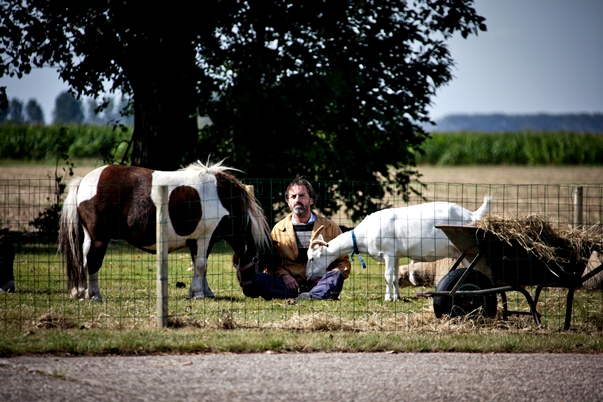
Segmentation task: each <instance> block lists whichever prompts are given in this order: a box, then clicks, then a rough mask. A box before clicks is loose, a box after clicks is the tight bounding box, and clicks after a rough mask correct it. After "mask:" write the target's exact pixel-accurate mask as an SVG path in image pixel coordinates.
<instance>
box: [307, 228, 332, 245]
mask: <svg viewBox="0 0 603 402" xmlns="http://www.w3.org/2000/svg"><path fill="white" fill-rule="evenodd" d="M324 228H325V225H321V226H320V227H319V228H318V229H316V232H314V233H312V237H311V238H310V245H309V246H308V248H314V246H316V245H317V244H319V245H321V246H324V247H329V244H328V243H327V242H326V241H324V240H323V239H322V238H319V236H320V233H321V232H322V231H323V230H324Z"/></svg>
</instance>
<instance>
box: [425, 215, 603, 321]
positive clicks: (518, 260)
mask: <svg viewBox="0 0 603 402" xmlns="http://www.w3.org/2000/svg"><path fill="white" fill-rule="evenodd" d="M436 227H437V228H439V229H441V230H442V231H443V232H444V233H445V234H446V236H448V238H449V239H450V241H451V242H452V244H453V245H454V246H455V247H456V248H457V249H458V250H459V251H460V252H461V256H460V257H459V258H458V259H457V260H456V261H455V263H454V264H453V266H452V267H451V268H450V271H449V272H448V274H447V275H445V276H444V277H443V278H442V279H441V280H440V282H439V283H438V285H437V287H436V290H435V291H419V292H417V295H418V296H423V297H433V308H434V313H435V315H436V317H441V316H442V315H444V314H447V315H450V316H459V315H465V314H469V313H471V312H474V311H478V310H479V309H480V308H481V313H482V314H483V315H485V316H489V317H494V316H495V315H496V308H497V297H496V295H497V294H500V295H501V299H502V303H503V319H506V318H507V317H508V316H509V315H513V314H530V315H532V317H533V319H534V322H535V323H536V324H537V325H538V326H542V323H541V321H540V314H539V313H538V311H537V310H536V305H537V304H538V298H539V297H540V293H541V291H542V289H543V288H545V287H558V288H566V289H567V290H568V292H567V299H566V310H565V325H564V330H566V331H567V330H569V328H570V323H571V318H572V304H573V300H574V291H575V290H576V288H577V287H579V286H580V285H582V283H584V282H585V281H587V280H588V279H590V278H592V277H593V276H595V275H596V274H598V273H599V272H601V271H603V264H601V265H599V266H598V267H597V268H595V269H593V270H592V271H591V272H589V273H588V274H587V275H585V276H582V274H583V273H584V270H585V269H586V266H587V262H585V261H578V260H576V258H575V256H572V255H570V254H569V252H568V253H567V255H562V257H563V258H564V259H565V260H566V262H564V263H563V264H562V265H559V264H555V263H548V264H547V263H546V262H545V261H543V260H542V259H539V258H538V257H537V256H535V255H534V254H532V253H530V252H529V251H527V250H526V249H525V248H524V247H523V246H521V245H520V244H519V242H517V241H514V240H511V241H509V242H507V241H504V240H501V239H499V238H498V237H497V236H496V235H494V234H493V233H491V232H489V231H486V230H483V229H480V228H477V227H475V226H462V225H438V226H436ZM595 250H599V249H598V248H595V249H594V250H590V251H589V254H590V252H592V251H595ZM561 253H563V251H561ZM566 257H567V258H566ZM465 258H467V260H468V261H471V264H470V266H469V267H468V268H466V269H465V268H458V267H459V266H460V265H461V263H462V261H463V260H464V259H465ZM482 260H484V261H482ZM480 262H481V264H482V265H481V266H482V269H481V271H484V269H483V267H484V262H485V265H486V267H487V269H486V271H487V272H488V275H486V274H484V273H483V272H480V271H478V270H476V267H477V266H478V264H480ZM525 286H536V290H535V291H534V296H532V295H530V293H529V292H528V291H527V290H526V289H525ZM509 291H517V292H520V293H521V294H523V295H524V296H525V298H526V300H527V302H528V305H529V307H530V312H529V313H526V312H520V311H509V310H508V309H507V297H506V292H509Z"/></svg>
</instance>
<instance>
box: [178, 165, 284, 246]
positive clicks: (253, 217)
mask: <svg viewBox="0 0 603 402" xmlns="http://www.w3.org/2000/svg"><path fill="white" fill-rule="evenodd" d="M224 160H225V159H222V160H221V161H219V162H215V163H212V162H210V160H209V159H208V160H207V163H203V162H201V161H200V160H198V161H196V162H193V163H191V164H190V165H188V166H185V167H183V168H182V169H180V170H186V171H198V172H199V173H200V174H205V173H211V174H219V173H222V174H225V175H226V177H227V178H228V179H229V180H230V181H231V183H232V184H233V185H235V186H237V187H239V188H240V189H241V190H242V191H244V192H245V194H247V201H246V202H245V206H246V207H247V219H248V220H249V223H250V224H251V232H252V235H253V238H254V241H255V244H256V247H258V248H261V247H262V246H266V247H268V246H269V245H270V242H271V241H272V238H271V236H270V226H269V225H268V221H267V220H266V215H265V214H264V210H263V209H262V207H261V206H260V204H259V202H258V200H257V199H256V198H255V196H254V195H253V194H251V193H250V192H249V191H247V189H246V187H245V186H244V185H243V183H241V182H240V181H239V180H237V178H236V177H234V176H233V175H231V174H229V173H228V172H242V170H239V169H236V168H233V167H228V166H224Z"/></svg>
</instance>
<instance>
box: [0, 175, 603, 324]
mask: <svg viewBox="0 0 603 402" xmlns="http://www.w3.org/2000/svg"><path fill="white" fill-rule="evenodd" d="M288 183H289V182H288V181H280V180H259V179H258V180H253V179H250V180H246V184H250V185H253V186H254V190H255V195H256V197H257V198H258V200H259V201H260V202H261V204H262V205H263V207H264V209H265V212H266V216H267V219H268V222H270V223H271V224H274V223H275V222H276V221H278V220H279V219H280V218H282V217H283V216H284V215H285V214H286V213H288V211H287V210H286V209H285V208H284V204H282V203H281V205H280V206H277V207H276V208H273V207H272V205H273V202H274V201H275V200H281V201H284V190H285V188H286V186H287V185H288ZM315 186H316V189H317V192H318V194H319V200H320V199H329V198H332V197H336V196H337V195H338V194H340V195H341V194H342V193H345V192H346V191H354V192H360V193H362V192H363V191H365V192H367V193H368V192H369V190H370V189H369V186H374V183H361V182H345V183H343V182H326V181H325V182H316V183H315ZM581 188H582V198H581V199H582V202H581V212H582V214H581V217H580V219H581V221H580V222H576V213H575V212H576V204H575V195H574V194H575V191H576V186H571V185H490V184H488V185H485V184H455V183H425V186H424V187H423V188H421V194H415V193H412V192H409V193H407V194H402V195H399V196H394V195H391V194H386V193H383V194H382V197H383V198H384V199H386V201H387V202H388V203H389V205H390V206H392V207H405V206H409V205H417V204H421V203H425V202H431V201H449V202H452V203H455V204H458V205H461V206H463V207H464V208H467V209H469V210H471V211H474V210H476V209H477V208H479V206H480V205H481V204H482V202H483V197H484V195H485V194H491V195H492V202H491V214H493V215H498V216H501V217H503V218H504V219H509V220H513V219H520V218H522V217H525V216H528V215H530V214H538V215H541V216H546V217H548V218H550V219H551V221H552V222H554V225H558V226H561V225H575V224H578V223H579V224H581V225H582V227H583V228H588V229H589V230H592V231H593V233H596V234H599V235H600V234H601V223H602V222H603V186H592V185H584V186H581ZM55 197H56V189H55V182H54V180H53V179H40V180H38V179H36V180H2V181H0V227H1V228H8V229H9V230H10V231H11V233H12V236H9V238H10V239H12V240H13V241H12V243H13V244H14V248H15V259H14V265H13V271H14V280H15V292H14V293H0V328H1V329H2V330H8V329H19V330H23V329H25V330H27V329H32V328H103V329H104V328H107V329H112V328H118V329H135V328H137V329H143V328H153V327H155V326H156V318H157V317H156V313H157V311H156V306H157V304H156V297H157V296H156V257H155V255H153V254H149V253H145V252H143V251H141V250H139V249H136V248H134V247H132V246H130V245H129V244H127V243H125V242H123V241H119V240H114V241H111V243H110V245H109V247H108V250H107V254H106V256H105V258H104V262H103V266H102V268H101V270H100V272H99V285H100V288H101V291H102V294H103V301H102V302H91V301H88V300H83V301H79V300H74V299H71V298H70V296H69V290H68V289H67V282H66V275H65V267H64V265H63V262H62V259H61V256H60V255H59V254H58V252H57V240H56V238H54V237H52V236H45V235H43V234H40V233H39V231H37V230H38V228H36V227H35V226H33V225H32V222H33V221H34V220H35V219H36V218H38V217H40V214H44V211H48V208H49V206H51V205H52V203H53V202H55ZM405 198H406V200H405ZM320 206H321V203H320V201H319V202H318V208H319V209H320ZM331 218H332V219H333V220H334V221H335V222H337V223H338V224H339V225H341V226H342V228H343V229H344V230H345V229H349V228H352V227H354V226H355V225H357V223H358V222H355V221H353V220H352V219H351V214H350V213H349V211H346V210H345V209H344V208H342V209H341V210H339V211H337V212H336V213H333V214H332V216H331ZM16 233H18V235H17V234H16ZM594 257H596V256H594ZM594 257H593V258H594ZM168 258H169V259H168V266H169V279H168V299H169V319H168V324H169V326H171V327H198V328H208V327H211V328H216V327H217V328H256V329H257V328H259V329H262V328H282V329H296V330H299V329H310V330H323V329H343V330H355V331H372V330H377V331H384V330H385V331H411V330H430V329H434V328H437V327H438V326H441V325H450V322H451V321H450V318H448V317H443V318H436V317H435V315H434V310H433V306H432V299H431V298H424V297H419V296H418V295H417V292H421V291H429V290H433V289H435V286H436V284H435V283H427V284H423V285H420V286H404V287H402V288H401V289H400V293H401V300H399V301H397V302H386V301H385V300H384V296H385V279H384V275H385V267H384V264H382V263H379V262H377V261H375V260H373V259H371V258H370V257H368V256H367V255H364V260H365V261H366V263H367V268H366V269H363V268H362V267H361V265H360V261H359V260H358V258H354V260H353V262H352V271H351V273H350V275H349V278H348V279H347V280H346V281H345V283H344V287H343V292H342V294H341V296H340V300H339V301H308V302H297V303H294V302H292V301H291V300H270V301H266V300H263V299H261V298H257V299H253V298H248V297H245V296H244V295H243V293H242V291H241V287H240V285H239V282H238V280H237V278H236V271H235V269H234V268H233V266H232V250H231V249H230V247H229V246H228V245H227V244H226V243H223V242H221V243H219V244H217V245H216V246H215V247H214V249H213V250H212V253H211V254H210V256H209V259H208V271H207V278H208V282H209V285H210V287H211V289H212V291H213V292H214V294H215V297H213V298H204V299H196V300H191V299H190V298H189V293H188V288H189V286H190V285H191V279H192V274H193V272H192V270H193V265H192V261H191V258H190V254H189V251H188V250H187V249H182V250H179V251H176V252H173V253H171V254H169V257H168ZM408 263H409V261H408V260H407V259H401V261H400V265H405V264H408ZM449 263H450V262H449ZM597 264H600V262H598V263H597V260H596V259H594V260H593V261H592V262H591V264H590V266H591V267H594V266H596V265H597ZM587 270H588V269H587ZM589 283H590V285H589V288H588V289H586V288H584V287H582V288H580V289H578V290H577V291H576V296H575V299H574V302H573V315H572V329H573V330H601V329H602V327H603V296H602V293H601V287H602V286H601V284H602V283H603V281H602V280H601V279H600V275H598V276H597V277H595V278H593V279H592V280H591V281H590V282H589ZM1 285H2V284H0V286H1ZM527 290H528V291H529V292H531V293H532V292H533V291H534V287H533V286H528V287H527ZM566 294H567V290H566V289H563V288H545V289H544V291H543V293H542V295H541V296H540V299H539V302H538V311H539V312H540V313H541V314H542V317H541V321H542V324H543V326H544V327H545V328H551V329H556V328H562V327H563V324H564V319H565V301H566ZM497 298H498V301H497V313H496V317H494V318H492V319H486V318H478V319H477V321H472V325H492V326H505V327H508V328H525V327H533V326H534V322H533V320H532V319H531V317H530V315H525V314H524V315H518V316H511V317H503V309H502V301H501V300H500V298H501V295H498V296H497ZM506 298H507V303H508V309H509V310H512V311H523V312H529V306H528V304H527V302H526V298H525V297H524V296H523V295H522V294H520V293H518V292H506Z"/></svg>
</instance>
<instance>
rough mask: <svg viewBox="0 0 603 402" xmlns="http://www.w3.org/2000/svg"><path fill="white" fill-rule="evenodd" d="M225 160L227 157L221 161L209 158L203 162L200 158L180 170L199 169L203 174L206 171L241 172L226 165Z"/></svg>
mask: <svg viewBox="0 0 603 402" xmlns="http://www.w3.org/2000/svg"><path fill="white" fill-rule="evenodd" d="M224 161H225V159H222V160H221V161H219V162H215V163H214V162H211V161H210V160H209V159H208V160H207V163H203V162H201V161H200V160H198V161H197V162H193V163H191V164H190V165H188V166H185V167H183V168H182V169H180V170H187V171H197V172H200V173H201V174H205V173H214V174H216V173H225V172H229V171H232V172H241V170H239V169H235V168H233V167H228V166H224Z"/></svg>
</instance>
